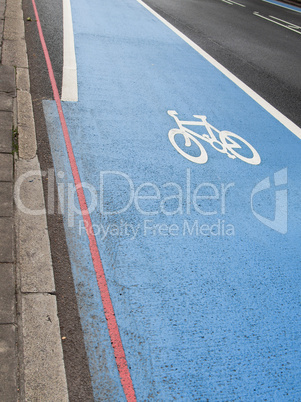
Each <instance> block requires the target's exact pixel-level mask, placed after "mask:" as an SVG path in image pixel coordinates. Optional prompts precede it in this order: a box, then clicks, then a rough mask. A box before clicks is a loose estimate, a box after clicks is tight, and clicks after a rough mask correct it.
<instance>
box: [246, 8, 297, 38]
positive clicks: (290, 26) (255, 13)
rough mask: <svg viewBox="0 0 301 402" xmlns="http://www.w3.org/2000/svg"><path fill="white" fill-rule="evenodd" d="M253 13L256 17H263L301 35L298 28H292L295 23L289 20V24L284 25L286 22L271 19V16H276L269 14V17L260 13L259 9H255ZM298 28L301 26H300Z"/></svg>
mask: <svg viewBox="0 0 301 402" xmlns="http://www.w3.org/2000/svg"><path fill="white" fill-rule="evenodd" d="M253 15H256V17H260V18H263V19H264V20H267V21H270V22H273V23H274V24H277V25H280V26H281V27H283V28H286V29H289V30H290V31H293V32H296V33H297V34H299V35H301V32H300V31H297V30H296V29H294V28H292V25H293V24H291V23H290V22H288V24H289V26H288V25H284V24H280V22H277V21H275V20H272V19H271V18H276V17H273V16H272V15H269V17H270V18H268V17H265V16H264V15H260V14H259V13H258V12H257V11H254V12H253ZM298 28H300V27H298Z"/></svg>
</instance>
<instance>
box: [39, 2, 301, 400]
mask: <svg viewBox="0 0 301 402" xmlns="http://www.w3.org/2000/svg"><path fill="white" fill-rule="evenodd" d="M71 6H72V14H73V29H74V38H75V51H76V60H77V69H78V93H79V101H78V102H76V103H72V102H70V103H69V102H68V103H67V102H65V103H64V104H63V111H64V115H65V118H66V122H67V125H68V129H69V133H70V138H71V142H72V146H73V150H74V154H75V158H76V162H77V165H78V169H79V173H80V177H81V181H82V183H83V184H84V186H85V195H86V198H87V202H88V205H90V210H91V218H92V223H93V225H94V232H95V235H96V240H97V245H98V248H99V252H100V256H101V259H102V262H103V266H104V271H105V275H106V279H107V283H108V287H109V291H110V295H111V299H112V303H113V307H114V311H115V315H116V319H117V323H118V327H119V331H120V335H121V339H122V343H123V347H124V351H125V355H126V359H127V364H128V367H129V371H130V373H131V377H132V381H133V385H134V389H135V393H136V396H137V399H138V400H164V401H169V400H187V401H188V400H207V399H208V400H234V399H241V400H264V399H266V400H294V399H295V398H297V397H298V395H299V393H300V386H301V384H300V378H301V375H300V374H301V373H300V330H301V327H300V279H301V278H300V265H301V252H300V240H301V236H300V224H301V214H300V207H299V200H300V195H301V189H300V176H301V173H300V172H301V170H300V157H299V155H300V151H301V143H300V139H299V138H298V137H297V136H296V135H294V134H293V133H292V132H291V131H290V130H289V129H288V128H286V127H285V126H284V125H283V124H281V123H280V122H279V121H278V120H277V119H275V117H273V116H272V115H271V114H269V113H268V112H267V111H266V110H265V109H264V108H263V107H262V106H260V105H259V104H258V103H256V102H255V101H254V100H253V99H252V98H251V97H250V96H248V95H247V94H246V93H245V92H244V91H242V89H241V88H239V87H238V86H237V85H235V84H234V83H233V82H232V81H231V80H230V79H229V78H227V77H226V76H225V75H224V74H222V72H221V71H219V70H218V69H217V68H215V67H214V66H213V65H212V64H210V63H209V62H208V61H207V60H206V59H205V58H204V57H202V56H201V55H200V54H199V53H198V52H196V51H195V50H194V49H193V48H192V47H190V46H189V45H188V44H187V43H186V42H185V41H183V40H182V39H181V38H180V37H179V36H177V35H176V34H175V33H174V32H173V31H172V30H170V29H169V28H168V27H167V26H166V25H164V24H163V23H162V22H161V21H159V20H158V19H157V18H156V17H155V16H154V15H153V14H151V13H150V12H149V11H148V10H147V9H145V8H144V7H143V6H142V5H141V4H139V3H138V2H136V1H135V0H124V1H120V0H114V1H102V2H98V1H94V0H93V1H91V2H89V3H87V2H76V1H73V0H72V1H71ZM170 110H174V111H176V112H177V113H178V118H179V119H180V120H185V121H197V120H198V118H196V117H194V115H202V116H206V117H207V121H208V122H209V123H210V124H212V125H213V126H214V127H216V128H217V129H218V130H226V131H229V132H232V133H235V134H237V135H239V136H240V137H241V138H242V139H244V140H245V141H246V142H247V143H249V144H250V145H251V146H252V147H253V148H254V149H255V150H256V151H257V152H258V154H259V155H260V159H261V163H260V164H257V165H253V164H250V163H247V162H246V161H244V160H241V159H239V158H231V157H229V156H228V155H227V154H226V153H221V152H219V151H218V150H217V149H215V148H214V147H213V146H211V145H210V143H209V142H208V141H206V140H204V139H203V140H202V139H200V138H198V141H199V142H200V143H201V144H202V146H203V147H204V149H205V150H206V153H207V154H208V160H207V161H206V163H203V164H196V163H193V162H191V160H189V159H187V158H186V157H184V156H183V154H180V153H179V152H178V151H177V150H176V149H175V147H174V146H173V145H172V143H171V141H170V139H169V135H168V133H169V132H170V130H171V129H176V128H177V127H178V126H177V124H176V122H175V119H174V118H173V117H172V116H171V115H170V114H168V113H167V112H168V111H170ZM44 111H45V116H46V122H47V129H48V133H49V138H50V144H51V151H52V156H53V160H54V165H55V171H56V178H57V182H58V185H59V191H60V194H61V207H62V210H63V211H64V224H65V231H66V237H67V243H68V249H69V253H70V259H71V265H72V271H73V277H74V282H75V287H76V293H77V298H78V304H79V309H80V316H81V320H82V327H83V332H84V337H85V343H86V349H87V354H88V359H89V365H90V372H91V376H92V383H93V390H94V396H95V400H114V401H115V400H118V401H119V400H120V401H121V400H124V399H125V396H124V392H123V389H122V386H121V382H120V378H119V373H118V370H117V365H116V362H115V358H114V353H113V348H112V345H111V341H110V337H109V333H108V329H107V323H106V319H105V316H104V311H103V306H102V302H101V297H100V292H99V289H98V286H97V281H96V276H95V272H94V268H93V262H92V258H91V255H90V250H89V242H88V237H87V235H86V233H85V229H84V224H83V219H82V217H81V214H80V213H79V206H78V204H77V200H76V195H75V191H74V186H73V185H72V183H73V179H72V172H71V169H70V166H69V162H68V156H67V151H66V148H65V143H64V138H63V135H62V130H61V127H60V122H59V118H58V114H57V110H56V105H55V102H53V101H44ZM189 128H190V129H191V130H195V131H197V132H198V133H199V134H204V133H205V131H204V127H200V126H190V127H189ZM198 130H200V131H198ZM207 134H208V133H207ZM215 135H216V136H217V138H218V135H217V132H215ZM196 138H197V137H196ZM233 139H234V138H232V140H233ZM236 140H237V138H236ZM237 141H238V143H239V144H240V145H241V147H242V148H241V149H240V148H235V152H237V153H241V155H242V156H243V157H245V158H251V157H252V152H251V151H250V149H249V148H248V147H246V146H245V143H244V142H239V140H237ZM176 143H177V144H178V147H179V148H180V149H183V150H185V152H187V153H188V154H190V155H192V156H198V155H199V154H200V148H199V147H198V146H197V144H196V143H193V142H192V145H191V146H190V147H188V146H187V144H186V145H185V140H184V136H183V135H181V134H178V135H177V136H176ZM227 143H228V145H229V144H231V140H229V139H228V142H227ZM214 145H215V147H217V148H219V149H220V148H221V145H219V144H217V143H216V142H215V143H214ZM229 146H230V145H229ZM233 149H234V148H233ZM73 204H75V205H73Z"/></svg>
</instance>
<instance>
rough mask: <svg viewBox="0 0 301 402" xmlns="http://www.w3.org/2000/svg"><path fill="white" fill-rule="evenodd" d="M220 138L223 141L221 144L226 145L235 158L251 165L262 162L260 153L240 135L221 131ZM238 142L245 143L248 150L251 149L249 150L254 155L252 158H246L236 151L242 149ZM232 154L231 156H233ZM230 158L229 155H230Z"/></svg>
mask: <svg viewBox="0 0 301 402" xmlns="http://www.w3.org/2000/svg"><path fill="white" fill-rule="evenodd" d="M219 138H220V140H221V142H222V143H223V144H224V146H225V147H226V148H227V149H228V150H229V151H230V153H231V154H232V155H234V157H236V158H238V159H240V160H242V161H244V162H246V163H249V164H250V165H259V164H260V162H261V159H260V156H259V153H258V152H257V151H256V149H255V148H254V147H253V146H252V145H251V144H249V143H248V141H246V140H245V139H243V138H242V137H240V136H239V135H237V134H235V133H231V131H221V132H220V134H219ZM235 139H236V140H238V141H239V142H240V143H243V144H244V145H245V146H246V147H247V148H249V150H250V151H251V153H252V156H250V157H249V156H244V155H241V154H240V153H238V152H237V151H235V150H236V149H242V146H241V145H240V144H239V143H237V142H236V141H235ZM231 154H230V155H231ZM228 156H229V154H228Z"/></svg>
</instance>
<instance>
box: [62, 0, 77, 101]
mask: <svg viewBox="0 0 301 402" xmlns="http://www.w3.org/2000/svg"><path fill="white" fill-rule="evenodd" d="M63 19H64V67H63V83H62V97H61V99H62V101H68V102H77V101H78V89H77V67H76V57H75V49H74V35H73V24H72V13H71V4H70V0H63Z"/></svg>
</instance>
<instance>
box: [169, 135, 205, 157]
mask: <svg viewBox="0 0 301 402" xmlns="http://www.w3.org/2000/svg"><path fill="white" fill-rule="evenodd" d="M177 135H182V136H183V137H184V138H185V147H187V148H189V147H191V145H192V144H191V142H194V143H195V145H196V146H197V147H198V148H199V150H200V155H199V156H193V155H190V154H189V153H187V152H186V151H185V150H183V149H182V148H180V147H179V145H178V144H177V143H176V140H175V137H176V136H177ZM168 138H169V141H170V142H171V144H172V146H173V147H174V148H175V149H176V150H177V151H178V152H179V154H181V155H182V156H184V158H186V159H188V160H189V161H191V162H194V163H198V164H203V163H206V162H207V160H208V155H207V152H206V150H205V148H204V147H203V145H202V144H201V143H200V142H199V141H198V140H197V139H196V138H195V137H194V136H193V135H191V134H189V133H187V132H186V131H181V130H179V129H172V130H170V131H169V133H168Z"/></svg>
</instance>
